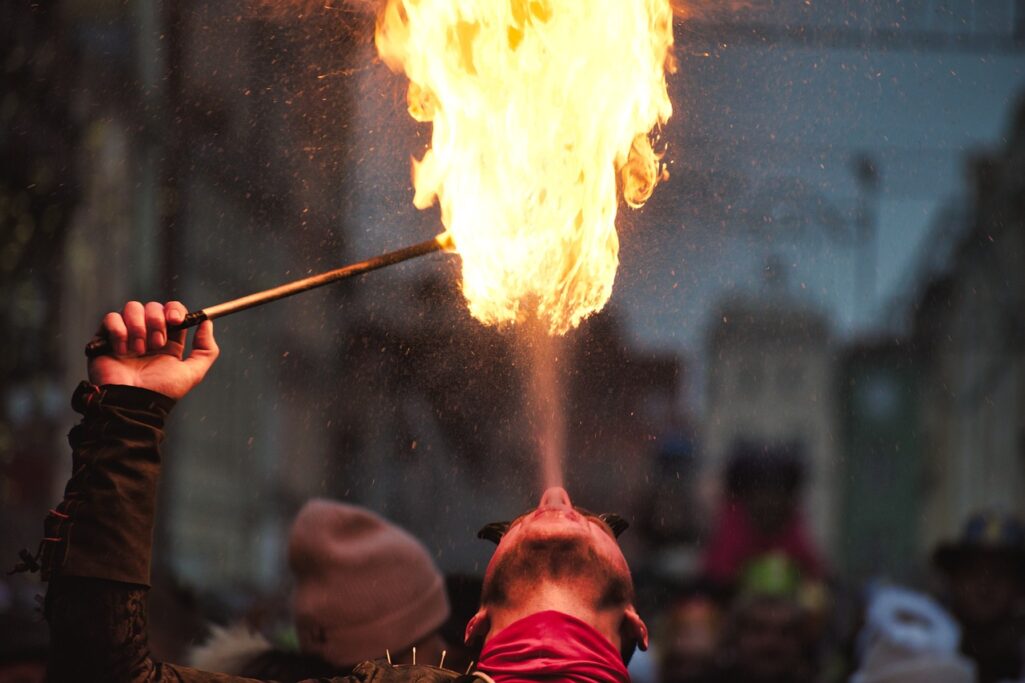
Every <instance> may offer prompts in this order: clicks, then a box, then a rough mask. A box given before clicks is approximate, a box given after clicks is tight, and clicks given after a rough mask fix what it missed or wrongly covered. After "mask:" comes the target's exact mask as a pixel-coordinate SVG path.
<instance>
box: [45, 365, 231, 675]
mask: <svg viewBox="0 0 1025 683" xmlns="http://www.w3.org/2000/svg"><path fill="white" fill-rule="evenodd" d="M73 405H74V407H75V409H76V410H78V411H79V412H82V413H83V415H84V418H83V420H82V422H81V423H80V424H79V425H77V426H76V427H75V428H74V429H72V430H71V433H70V435H69V440H70V442H71V446H72V448H73V455H72V476H71V479H70V481H68V484H67V487H66V488H65V490H64V500H63V501H62V502H61V504H60V505H59V506H57V508H56V509H54V510H52V511H51V512H50V514H49V515H48V517H47V519H46V523H45V536H44V538H43V542H42V545H41V552H40V564H41V569H42V572H43V578H44V579H46V580H48V581H49V584H50V585H49V589H48V590H47V594H46V617H47V620H48V621H49V624H50V651H51V656H50V663H49V680H51V681H111V682H117V681H129V682H133V683H134V682H137V681H140V682H141V681H188V682H197V683H198V682H216V681H224V682H227V681H243V680H248V679H241V678H236V677H232V676H227V675H223V674H211V673H205V672H202V671H196V670H194V669H189V668H186V667H179V666H175V665H172V664H161V663H159V662H154V661H153V660H152V659H151V658H150V654H149V646H148V643H147V631H146V628H147V626H146V592H147V589H148V586H149V578H150V548H151V545H152V538H153V522H154V515H155V511H156V492H157V480H158V478H159V474H160V450H159V446H160V442H161V441H162V440H163V426H164V419H165V418H166V417H167V414H168V413H169V412H170V410H171V408H172V407H173V406H174V401H172V400H171V399H169V398H167V397H166V396H162V395H160V394H156V393H153V392H151V391H146V390H143V389H137V388H133V387H122V386H105V387H102V388H99V389H97V388H96V387H92V386H90V385H85V384H83V385H82V386H80V387H79V390H78V391H77V392H76V393H75V399H74V400H73Z"/></svg>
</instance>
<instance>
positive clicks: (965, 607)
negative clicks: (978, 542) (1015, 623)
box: [950, 552, 1020, 625]
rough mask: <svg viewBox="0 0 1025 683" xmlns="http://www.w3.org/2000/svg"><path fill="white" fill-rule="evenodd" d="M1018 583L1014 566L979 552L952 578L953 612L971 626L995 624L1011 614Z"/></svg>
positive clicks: (1016, 595) (991, 555)
mask: <svg viewBox="0 0 1025 683" xmlns="http://www.w3.org/2000/svg"><path fill="white" fill-rule="evenodd" d="M1019 582H1020V579H1019V577H1018V576H1017V574H1016V567H1015V565H1014V563H1013V562H1011V561H1010V560H1008V559H1006V558H1004V557H1001V556H999V555H997V554H993V553H982V552H980V553H978V554H977V555H976V556H975V557H971V558H968V559H967V560H966V561H964V562H963V563H962V564H961V565H960V566H959V567H958V568H957V569H956V570H955V572H954V574H953V577H952V581H951V586H950V587H951V598H952V601H953V605H952V606H953V608H954V612H955V613H956V615H957V617H958V619H960V620H961V621H963V622H967V623H969V624H971V625H979V624H989V623H992V622H995V621H998V620H1000V619H1002V618H1004V617H1005V616H1006V615H1008V614H1010V613H1011V612H1012V611H1013V609H1014V605H1015V602H1016V600H1017V599H1018V586H1019Z"/></svg>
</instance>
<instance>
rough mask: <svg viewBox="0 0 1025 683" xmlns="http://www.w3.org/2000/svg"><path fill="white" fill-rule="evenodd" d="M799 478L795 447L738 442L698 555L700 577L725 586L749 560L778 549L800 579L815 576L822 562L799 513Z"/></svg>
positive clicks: (821, 572)
mask: <svg viewBox="0 0 1025 683" xmlns="http://www.w3.org/2000/svg"><path fill="white" fill-rule="evenodd" d="M804 480H805V465H804V460H803V458H802V457H801V455H800V451H799V449H798V448H797V447H796V446H794V445H770V444H753V443H748V442H743V441H742V442H738V443H737V444H736V445H735V446H734V447H733V450H732V453H731V456H730V459H729V464H728V466H727V468H726V481H725V489H726V490H725V496H724V499H723V501H722V505H721V506H720V510H719V514H718V520H717V522H716V525H715V529H714V531H713V532H712V535H711V537H710V538H709V541H708V545H707V547H706V550H705V555H704V558H703V571H704V574H705V576H707V577H708V578H709V579H711V580H713V581H715V582H717V583H719V584H721V585H724V586H729V585H731V584H733V583H734V582H735V581H736V580H737V579H738V578H739V576H740V574H741V572H742V571H743V570H744V568H745V566H746V565H747V564H748V563H749V562H750V561H751V560H753V559H755V558H757V557H759V556H761V555H765V554H767V553H773V552H779V553H782V554H784V555H786V556H787V557H788V558H790V559H791V560H792V561H793V562H794V563H795V564H796V566H797V568H798V569H799V571H800V572H801V574H802V576H803V577H805V578H807V579H821V578H822V577H823V575H824V573H825V570H824V565H823V561H822V559H821V556H820V553H819V551H818V549H817V548H816V547H815V544H814V542H813V541H812V539H811V535H810V534H809V532H808V529H807V526H806V524H805V522H804V519H803V517H802V514H801V493H802V491H803V487H804Z"/></svg>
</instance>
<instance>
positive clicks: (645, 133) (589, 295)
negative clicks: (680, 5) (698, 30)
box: [376, 0, 673, 334]
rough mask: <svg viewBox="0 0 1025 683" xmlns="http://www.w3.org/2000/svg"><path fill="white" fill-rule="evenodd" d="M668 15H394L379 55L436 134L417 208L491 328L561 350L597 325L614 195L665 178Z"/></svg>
mask: <svg viewBox="0 0 1025 683" xmlns="http://www.w3.org/2000/svg"><path fill="white" fill-rule="evenodd" d="M672 20H673V13H672V9H671V7H670V2H669V0H610V1H607V2H606V1H602V2H585V1H584V0H388V1H387V4H386V5H385V6H384V8H383V9H382V12H381V14H380V16H379V17H378V22H377V32H376V43H377V50H378V52H379V54H380V55H381V58H382V59H383V60H384V62H385V63H386V64H387V65H388V66H389V67H390V68H391V69H392V70H393V71H396V72H399V71H401V72H404V73H405V74H406V75H407V76H408V78H409V90H408V94H407V100H408V105H409V113H410V114H411V115H412V116H413V118H415V119H416V120H418V121H431V122H433V134H432V139H431V148H430V149H429V150H427V152H426V153H425V154H424V157H423V158H422V159H420V160H419V161H414V167H413V180H414V185H415V187H416V194H415V197H414V199H413V203H414V204H415V205H416V206H417V207H418V208H421V209H422V208H426V207H429V206H431V205H432V204H433V203H434V201H435V199H437V201H438V202H439V203H440V205H441V217H442V221H443V222H444V224H445V227H446V228H447V229H448V232H449V234H450V235H451V237H452V239H453V241H454V243H455V248H456V251H458V252H459V254H460V255H461V257H462V275H463V293H464V295H465V296H466V299H467V302H468V304H469V308H470V312H471V313H472V314H473V315H474V316H475V317H476V318H478V319H479V320H481V321H482V322H485V323H501V322H509V321H522V320H525V319H527V318H531V317H536V318H537V319H538V320H539V321H541V323H542V324H543V325H544V327H545V328H546V329H548V331H549V332H551V333H553V334H562V333H565V332H566V331H568V330H569V329H571V328H572V327H574V326H576V325H577V324H579V322H580V321H581V320H582V319H583V318H585V317H586V316H588V315H590V314H591V313H594V312H595V311H598V310H600V309H601V308H602V307H603V306H604V305H605V303H606V302H607V301H608V299H609V296H610V295H611V293H612V283H613V280H614V279H615V275H616V268H617V266H618V264H619V239H618V236H617V234H616V227H615V218H616V208H617V204H618V200H619V193H620V192H621V193H622V196H623V198H624V200H625V201H626V203H627V204H629V205H630V206H633V207H637V206H640V205H641V204H643V203H644V202H645V201H646V200H647V199H648V197H649V196H651V192H652V190H653V189H654V187H655V184H656V183H657V182H658V180H659V179H660V178H661V177H662V176H663V175H664V173H665V171H664V168H663V166H662V163H661V160H660V157H659V156H658V155H657V154H656V153H655V152H654V151H653V149H652V144H651V136H652V135H653V131H654V129H655V128H656V127H657V126H659V125H661V124H662V123H664V122H665V121H666V120H667V119H668V118H669V116H670V114H671V113H672V106H671V104H670V102H669V95H668V93H667V91H666V81H665V70H666V69H667V68H671V53H670V49H671V46H672V42H673V29H672Z"/></svg>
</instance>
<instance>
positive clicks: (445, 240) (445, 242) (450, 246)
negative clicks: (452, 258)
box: [434, 230, 456, 251]
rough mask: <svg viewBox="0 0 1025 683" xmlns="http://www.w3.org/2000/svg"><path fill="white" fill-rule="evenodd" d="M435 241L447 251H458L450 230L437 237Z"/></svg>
mask: <svg viewBox="0 0 1025 683" xmlns="http://www.w3.org/2000/svg"><path fill="white" fill-rule="evenodd" d="M434 241H435V242H437V243H438V246H440V247H441V248H442V249H443V250H445V251H455V250H456V242H455V240H453V239H452V234H451V233H450V232H449V231H448V230H446V231H445V232H443V233H441V234H440V235H438V236H437V237H435V238H434Z"/></svg>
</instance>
